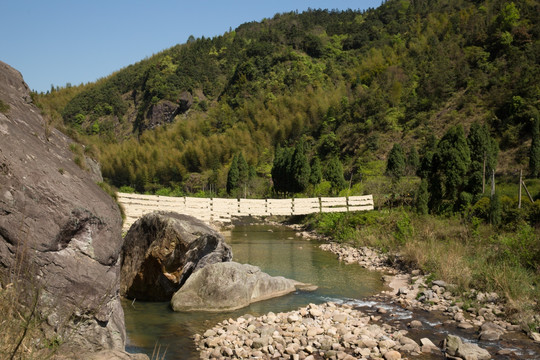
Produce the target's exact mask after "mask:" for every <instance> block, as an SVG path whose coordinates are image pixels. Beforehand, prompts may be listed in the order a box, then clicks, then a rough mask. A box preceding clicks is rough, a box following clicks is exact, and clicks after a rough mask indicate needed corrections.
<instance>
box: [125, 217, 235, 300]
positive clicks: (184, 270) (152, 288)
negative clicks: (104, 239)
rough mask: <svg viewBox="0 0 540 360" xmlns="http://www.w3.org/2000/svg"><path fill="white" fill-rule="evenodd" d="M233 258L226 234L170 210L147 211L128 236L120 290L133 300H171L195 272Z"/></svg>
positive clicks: (132, 227)
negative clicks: (224, 235) (224, 237)
mask: <svg viewBox="0 0 540 360" xmlns="http://www.w3.org/2000/svg"><path fill="white" fill-rule="evenodd" d="M231 259H232V251H231V248H230V246H229V245H227V244H226V243H225V240H224V239H223V236H222V235H221V234H219V233H218V232H217V231H216V230H214V229H212V228H210V227H209V226H208V225H207V224H205V223H204V222H202V221H200V220H197V219H195V218H194V217H192V216H188V215H181V214H177V213H170V212H154V213H150V214H146V215H144V216H143V217H142V218H140V219H139V220H137V221H136V222H135V223H134V224H133V225H132V226H131V228H130V229H129V231H128V233H127V235H126V237H125V242H124V247H123V248H122V282H121V285H120V291H121V294H122V295H125V296H127V297H129V298H132V299H138V300H150V301H169V300H170V299H171V297H172V296H173V294H174V293H175V292H176V291H177V290H178V289H179V288H180V287H181V286H182V285H183V284H184V282H185V281H186V280H187V279H188V278H189V276H190V275H191V274H192V273H193V272H195V271H196V270H198V269H201V268H203V267H205V266H206V265H208V264H213V263H219V262H223V261H230V260H231Z"/></svg>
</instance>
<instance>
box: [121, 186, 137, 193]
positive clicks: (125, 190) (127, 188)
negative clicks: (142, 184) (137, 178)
mask: <svg viewBox="0 0 540 360" xmlns="http://www.w3.org/2000/svg"><path fill="white" fill-rule="evenodd" d="M118 192H122V193H126V194H133V193H134V192H135V189H134V188H132V187H131V186H127V185H124V186H121V187H120V189H118Z"/></svg>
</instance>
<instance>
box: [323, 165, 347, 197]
mask: <svg viewBox="0 0 540 360" xmlns="http://www.w3.org/2000/svg"><path fill="white" fill-rule="evenodd" d="M324 178H325V179H326V180H327V181H329V182H330V184H331V185H332V192H333V193H339V191H340V190H343V189H344V188H345V185H346V181H345V178H344V177H343V165H342V164H341V161H339V158H338V157H337V156H333V157H332V158H330V160H328V163H327V164H326V168H325V170H324Z"/></svg>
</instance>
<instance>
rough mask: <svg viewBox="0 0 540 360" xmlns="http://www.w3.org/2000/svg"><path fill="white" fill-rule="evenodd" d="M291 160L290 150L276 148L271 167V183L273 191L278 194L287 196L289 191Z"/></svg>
mask: <svg viewBox="0 0 540 360" xmlns="http://www.w3.org/2000/svg"><path fill="white" fill-rule="evenodd" d="M291 158H292V151H291V148H282V147H281V146H278V147H277V148H276V153H275V156H274V163H273V166H272V172H271V173H272V182H273V184H274V191H275V192H276V193H278V194H280V193H281V194H287V193H288V192H289V191H290V190H289V189H290V182H291V177H290V173H289V168H290V165H289V164H290V163H291Z"/></svg>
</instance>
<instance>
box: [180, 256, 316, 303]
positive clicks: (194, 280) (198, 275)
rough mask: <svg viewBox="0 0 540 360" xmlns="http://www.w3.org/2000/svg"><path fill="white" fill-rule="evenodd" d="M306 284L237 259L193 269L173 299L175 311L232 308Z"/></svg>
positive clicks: (275, 295) (268, 297) (312, 288)
mask: <svg viewBox="0 0 540 360" xmlns="http://www.w3.org/2000/svg"><path fill="white" fill-rule="evenodd" d="M305 285H306V284H303V283H299V282H298V281H295V280H291V279H287V278H284V277H282V276H276V277H272V276H270V275H268V274H266V273H264V272H262V271H261V270H260V269H259V268H258V267H257V266H253V265H249V264H239V263H236V262H226V263H215V264H211V265H208V266H206V267H204V268H202V269H201V270H199V271H197V272H195V273H193V274H192V275H191V276H190V278H189V279H188V280H187V281H186V283H185V284H184V286H183V287H182V288H181V289H180V290H178V291H177V292H176V293H175V294H174V296H173V298H172V300H171V307H172V309H173V310H174V311H214V312H215V311H230V310H235V309H240V308H243V307H245V306H248V305H249V304H251V303H253V302H256V301H261V300H266V299H270V298H273V297H278V296H282V295H286V294H288V293H291V292H293V291H295V290H296V289H297V288H302V289H307V288H309V289H310V290H314V289H315V287H306V286H305Z"/></svg>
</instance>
